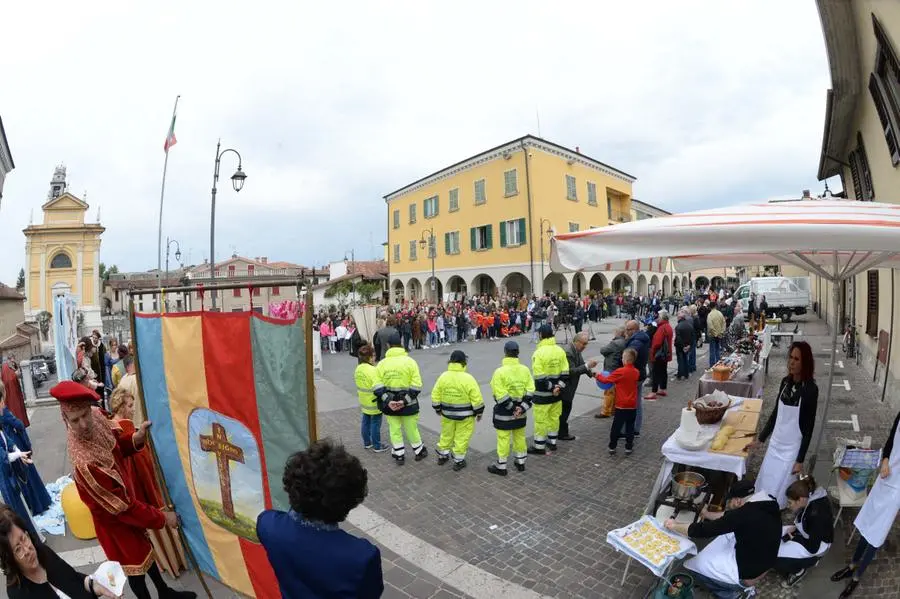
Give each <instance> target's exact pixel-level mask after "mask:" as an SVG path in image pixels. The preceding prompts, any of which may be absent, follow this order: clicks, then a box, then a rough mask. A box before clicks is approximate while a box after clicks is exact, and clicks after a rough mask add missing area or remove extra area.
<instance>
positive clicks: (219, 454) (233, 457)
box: [200, 422, 244, 520]
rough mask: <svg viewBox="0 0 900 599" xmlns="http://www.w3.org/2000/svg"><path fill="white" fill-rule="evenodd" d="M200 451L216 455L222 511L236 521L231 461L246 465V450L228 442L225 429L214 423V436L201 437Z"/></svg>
mask: <svg viewBox="0 0 900 599" xmlns="http://www.w3.org/2000/svg"><path fill="white" fill-rule="evenodd" d="M200 449H202V450H203V451H208V452H210V453H214V454H216V465H217V466H218V467H219V488H220V490H221V492H222V511H223V512H225V515H226V516H228V517H229V518H231V519H232V520H234V502H232V500H231V463H230V462H231V461H235V462H240V463H241V464H243V463H244V450H243V449H241V448H240V447H238V446H237V445H234V444H233V443H231V442H230V441H229V440H228V435H227V434H226V433H225V427H224V426H222V425H221V424H219V423H218V422H213V425H212V435H200Z"/></svg>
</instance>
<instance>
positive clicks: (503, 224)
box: [500, 221, 509, 248]
mask: <svg viewBox="0 0 900 599" xmlns="http://www.w3.org/2000/svg"><path fill="white" fill-rule="evenodd" d="M507 222H509V221H503V222H501V223H500V247H502V248H505V247H506V223H507Z"/></svg>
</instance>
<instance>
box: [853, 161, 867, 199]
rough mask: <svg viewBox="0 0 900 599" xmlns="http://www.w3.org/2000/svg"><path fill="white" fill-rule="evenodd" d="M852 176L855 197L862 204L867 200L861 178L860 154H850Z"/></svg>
mask: <svg viewBox="0 0 900 599" xmlns="http://www.w3.org/2000/svg"><path fill="white" fill-rule="evenodd" d="M849 161H850V176H851V177H852V178H853V197H854V198H855V199H856V200H857V201H859V202H862V201H863V200H865V198H864V197H863V191H862V179H860V178H859V152H857V151H856V150H853V151H852V152H850V160H849Z"/></svg>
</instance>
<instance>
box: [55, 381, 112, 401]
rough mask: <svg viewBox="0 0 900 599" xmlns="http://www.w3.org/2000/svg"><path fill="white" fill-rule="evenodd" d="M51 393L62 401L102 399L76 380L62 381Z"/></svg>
mask: <svg viewBox="0 0 900 599" xmlns="http://www.w3.org/2000/svg"><path fill="white" fill-rule="evenodd" d="M50 395H52V396H53V397H55V398H56V400H57V401H58V402H60V403H72V402H78V401H87V402H92V401H100V396H99V395H97V394H96V393H94V392H93V391H92V390H91V389H88V388H87V387H85V386H84V385H82V384H80V383H76V382H75V381H62V382H61V383H59V384H58V385H56V386H54V387H53V388H52V389H50Z"/></svg>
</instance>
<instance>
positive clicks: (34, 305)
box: [24, 166, 105, 333]
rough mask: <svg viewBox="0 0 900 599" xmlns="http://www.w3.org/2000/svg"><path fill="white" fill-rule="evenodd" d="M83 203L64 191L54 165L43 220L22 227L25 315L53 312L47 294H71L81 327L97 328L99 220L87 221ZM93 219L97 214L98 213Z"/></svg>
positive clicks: (61, 169) (62, 178)
mask: <svg viewBox="0 0 900 599" xmlns="http://www.w3.org/2000/svg"><path fill="white" fill-rule="evenodd" d="M88 208H89V206H88V204H87V202H85V201H84V200H82V199H80V198H77V197H75V196H74V195H72V194H71V193H69V191H68V186H67V185H66V168H65V167H64V166H58V167H56V170H55V171H54V173H53V178H52V179H51V181H50V191H49V192H48V193H47V201H46V202H45V203H44V205H43V206H42V207H41V209H42V211H43V222H42V223H41V224H39V225H36V224H29V225H28V227H27V228H26V229H25V230H24V233H25V264H26V267H25V297H26V302H25V318H26V319H27V320H36V319H37V318H38V314H40V313H41V312H44V311H47V312H49V313H51V314H52V313H53V298H54V297H55V296H57V295H62V294H65V293H69V294H71V295H72V296H73V297H74V298H75V300H76V302H77V305H78V310H79V312H81V314H82V315H83V316H82V318H80V319H79V320H80V323H79V324H80V327H79V328H80V330H81V332H82V333H83V332H86V331H90V330H91V329H94V328H96V329H101V328H102V322H101V319H100V315H101V310H100V306H101V293H102V287H101V282H100V237H101V235H102V234H103V231H104V230H105V229H104V227H102V226H101V225H100V223H99V222H98V223H87V222H85V220H86V214H87V211H88ZM98 220H99V218H98Z"/></svg>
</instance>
